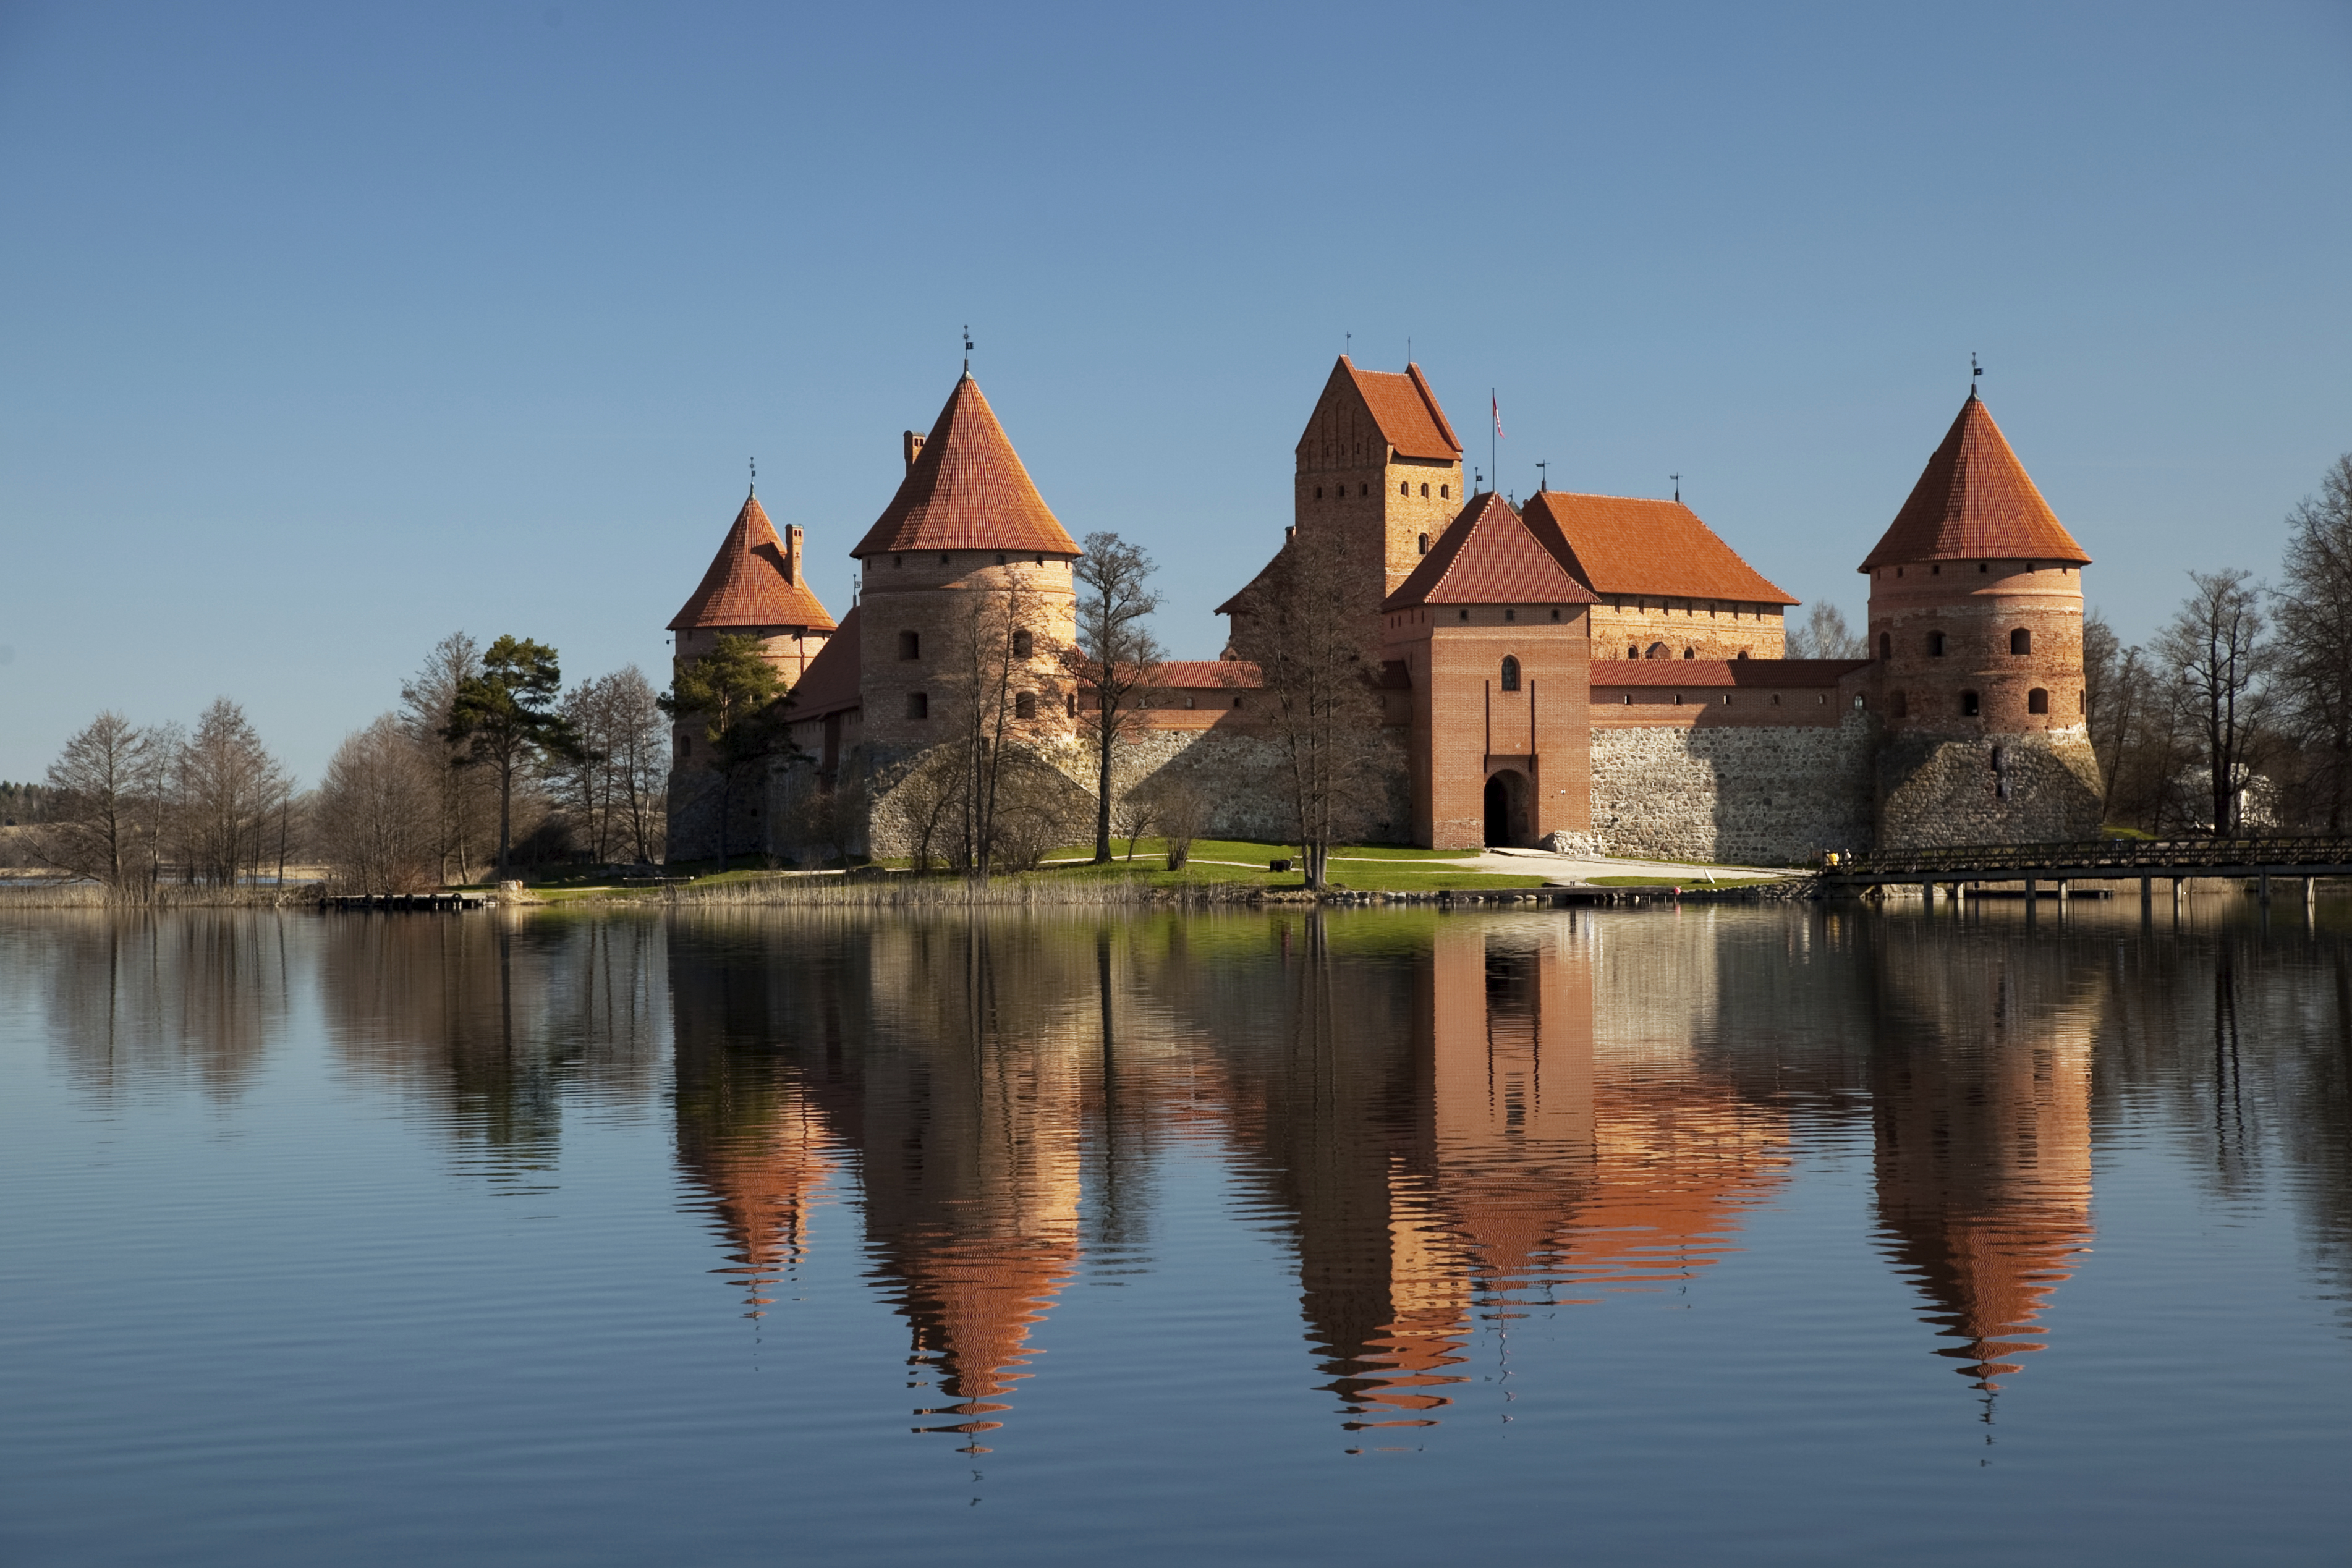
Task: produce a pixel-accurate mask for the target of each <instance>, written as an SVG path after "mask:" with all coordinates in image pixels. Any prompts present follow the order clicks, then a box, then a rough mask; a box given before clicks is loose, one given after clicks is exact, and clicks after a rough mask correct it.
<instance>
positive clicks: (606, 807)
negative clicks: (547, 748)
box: [548, 675, 619, 864]
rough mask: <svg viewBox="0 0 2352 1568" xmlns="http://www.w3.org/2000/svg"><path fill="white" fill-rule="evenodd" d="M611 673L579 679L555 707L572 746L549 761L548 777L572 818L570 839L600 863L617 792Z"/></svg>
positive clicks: (608, 840)
mask: <svg viewBox="0 0 2352 1568" xmlns="http://www.w3.org/2000/svg"><path fill="white" fill-rule="evenodd" d="M612 679H613V677H611V676H610V675H599V676H597V677H596V678H595V679H594V680H589V681H583V682H581V683H580V684H579V685H576V686H574V687H572V689H571V690H570V691H568V692H566V693H564V694H563V699H562V702H561V703H559V704H558V705H557V711H558V712H560V713H562V716H563V718H564V722H565V723H567V724H569V725H570V726H571V727H572V748H571V749H569V750H567V751H563V752H561V753H559V754H557V755H555V756H553V757H551V758H549V759H548V776H549V779H550V780H551V782H553V783H554V784H555V785H556V787H557V789H558V791H559V793H560V795H561V797H562V800H563V804H564V807H565V810H567V811H568V812H569V813H570V814H571V816H572V823H573V828H574V832H575V839H574V841H575V842H577V843H579V844H582V845H584V846H585V847H586V849H587V851H588V852H589V854H590V856H591V857H592V858H593V859H594V860H595V861H596V862H598V863H599V864H602V863H604V862H605V861H608V860H610V859H611V858H612V857H611V855H609V854H608V853H607V850H608V849H609V848H610V847H611V841H612V831H613V816H614V812H613V806H614V799H615V797H616V796H617V795H618V793H619V791H618V790H617V789H616V788H615V787H614V769H613V727H614V717H615V716H614V711H613V692H612V686H611V681H612Z"/></svg>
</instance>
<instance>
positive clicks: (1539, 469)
mask: <svg viewBox="0 0 2352 1568" xmlns="http://www.w3.org/2000/svg"><path fill="white" fill-rule="evenodd" d="M1550 466H1551V465H1550V464H1549V463H1538V464H1537V465H1536V489H1537V491H1538V493H1540V492H1542V491H1545V490H1549V489H1550V488H1551V485H1550V482H1549V475H1547V474H1546V473H1545V472H1544V470H1546V469H1548V468H1549V467H1550Z"/></svg>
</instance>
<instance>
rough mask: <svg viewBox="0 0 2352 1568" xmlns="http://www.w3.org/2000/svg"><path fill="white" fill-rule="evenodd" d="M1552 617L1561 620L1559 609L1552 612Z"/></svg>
mask: <svg viewBox="0 0 2352 1568" xmlns="http://www.w3.org/2000/svg"><path fill="white" fill-rule="evenodd" d="M1551 618H1552V619H1553V620H1555V621H1557V620H1559V611H1557V610H1555V611H1553V612H1551Z"/></svg>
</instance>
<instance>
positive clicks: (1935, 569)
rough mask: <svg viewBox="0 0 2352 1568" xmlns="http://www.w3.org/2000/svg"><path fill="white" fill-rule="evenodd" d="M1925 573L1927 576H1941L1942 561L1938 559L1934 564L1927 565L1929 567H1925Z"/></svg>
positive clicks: (1942, 570) (1942, 573)
mask: <svg viewBox="0 0 2352 1568" xmlns="http://www.w3.org/2000/svg"><path fill="white" fill-rule="evenodd" d="M1927 575H1928V576H1929V577H1941V576H1943V575H1944V568H1943V563H1942V562H1940V561H1938V562H1937V564H1936V565H1934V566H1931V567H1929V568H1928V569H1927Z"/></svg>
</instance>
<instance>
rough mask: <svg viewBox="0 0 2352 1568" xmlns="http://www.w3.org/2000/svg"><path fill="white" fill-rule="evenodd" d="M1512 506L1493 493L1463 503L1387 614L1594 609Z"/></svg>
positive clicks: (1401, 586)
mask: <svg viewBox="0 0 2352 1568" xmlns="http://www.w3.org/2000/svg"><path fill="white" fill-rule="evenodd" d="M1592 602H1593V595H1592V593H1591V591H1590V590H1588V589H1587V588H1586V587H1585V586H1584V585H1583V584H1582V583H1580V582H1579V581H1577V580H1576V579H1574V578H1572V577H1570V576H1569V575H1568V572H1567V571H1566V570H1565V569H1563V568H1562V567H1561V566H1560V564H1559V561H1558V560H1557V559H1554V558H1553V556H1552V553H1551V551H1549V550H1548V549H1545V548H1544V547H1543V545H1542V543H1541V542H1540V541H1538V539H1537V538H1536V536H1535V535H1534V534H1532V533H1529V532H1528V526H1527V524H1526V523H1524V522H1522V521H1520V520H1519V515H1518V513H1517V512H1515V511H1513V510H1511V504H1510V503H1509V502H1508V501H1506V500H1504V499H1503V497H1500V496H1497V495H1496V494H1495V493H1494V492H1493V491H1491V490H1489V491H1487V492H1486V494H1485V495H1482V496H1473V497H1470V499H1469V500H1468V501H1467V502H1465V503H1464V505H1463V507H1462V513H1461V515H1460V516H1459V517H1455V518H1454V520H1453V521H1452V522H1450V523H1448V524H1447V525H1446V526H1445V531H1444V533H1442V534H1440V535H1438V536H1437V542H1436V543H1434V544H1433V545H1431V546H1430V547H1429V553H1428V554H1427V555H1425V556H1423V557H1422V558H1421V560H1420V562H1419V564H1417V565H1416V566H1414V568H1413V569H1412V575H1410V576H1408V577H1407V578H1406V579H1405V580H1404V581H1402V583H1400V584H1398V585H1397V591H1395V592H1394V593H1391V594H1390V595H1389V596H1388V598H1387V599H1386V600H1384V601H1382V602H1381V609H1382V610H1407V609H1411V608H1412V606H1414V605H1417V604H1513V603H1517V604H1591V603H1592Z"/></svg>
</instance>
